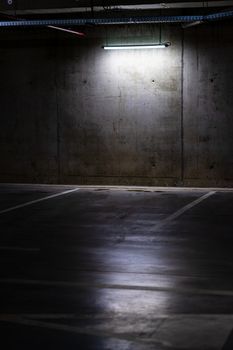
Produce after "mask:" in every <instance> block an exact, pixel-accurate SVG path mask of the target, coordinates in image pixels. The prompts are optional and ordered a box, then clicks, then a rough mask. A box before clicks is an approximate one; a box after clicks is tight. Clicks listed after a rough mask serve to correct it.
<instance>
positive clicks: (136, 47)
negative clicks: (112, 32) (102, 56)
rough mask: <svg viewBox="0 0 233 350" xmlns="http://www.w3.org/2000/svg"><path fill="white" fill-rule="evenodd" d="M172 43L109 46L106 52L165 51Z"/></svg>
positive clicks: (105, 47) (106, 47)
mask: <svg viewBox="0 0 233 350" xmlns="http://www.w3.org/2000/svg"><path fill="white" fill-rule="evenodd" d="M170 45H171V43H161V44H149V45H108V46H103V48H104V50H143V49H165V48H166V47H168V46H170Z"/></svg>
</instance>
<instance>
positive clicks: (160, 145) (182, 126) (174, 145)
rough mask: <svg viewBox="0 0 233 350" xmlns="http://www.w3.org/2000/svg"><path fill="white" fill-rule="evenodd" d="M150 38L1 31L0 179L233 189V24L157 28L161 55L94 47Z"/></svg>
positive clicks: (131, 31)
mask: <svg viewBox="0 0 233 350" xmlns="http://www.w3.org/2000/svg"><path fill="white" fill-rule="evenodd" d="M158 29H159V28H158V26H154V25H148V26H123V27H113V28H109V27H108V28H86V30H87V34H88V36H87V38H86V39H78V38H77V37H70V36H67V35H66V34H62V33H57V32H52V31H48V30H41V29H37V30H27V32H25V31H22V30H21V31H19V30H17V31H12V30H10V31H9V30H5V32H4V33H0V73H1V85H0V105H1V129H0V181H3V182H6V181H7V182H46V183H77V184H81V183H85V184H132V185H133V184H135V185H165V186H166V185H198V186H199V185H201V186H208V185H211V186H212V185H218V186H231V185H232V182H233V164H232V161H231V154H232V149H233V141H232V140H233V138H232V130H233V128H232V126H233V125H232V123H233V121H232V120H233V119H232V118H231V109H232V106H233V99H232V97H233V96H232V95H233V89H232V84H233V83H232V81H233V79H232V78H233V66H232V64H231V62H232V61H233V60H232V59H233V40H232V38H231V37H230V32H231V30H232V25H231V24H229V23H221V24H211V25H205V26H200V27H196V28H190V29H187V30H186V31H185V32H184V33H183V31H182V29H181V28H180V26H179V25H166V26H163V30H162V35H163V38H164V40H169V41H171V42H172V46H171V47H169V48H168V49H166V50H152V51H137V52H136V51H128V52H126V51H120V52H116V51H114V52H110V51H104V50H103V49H102V48H101V46H102V45H103V44H106V42H108V43H119V42H124V43H125V42H126V43H133V42H138V41H140V42H142V41H143V42H144V43H146V42H151V40H156V39H157V38H158V33H159V30H158ZM228 33H229V34H228ZM223 38H224V39H223ZM220 60H221V61H220ZM220 62H221V64H220Z"/></svg>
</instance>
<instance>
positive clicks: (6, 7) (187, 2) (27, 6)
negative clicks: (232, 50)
mask: <svg viewBox="0 0 233 350" xmlns="http://www.w3.org/2000/svg"><path fill="white" fill-rule="evenodd" d="M227 6H233V1H231V0H209V1H200V0H162V1H161V0H118V1H116V0H85V1H84V0H38V1H32V0H0V11H1V12H3V11H4V12H8V11H17V12H18V13H22V14H23V13H25V14H27V13H28V14H30V13H31V14H40V13H48V14H49V13H51V14H56V13H69V12H81V11H88V10H90V9H91V8H93V9H94V11H101V10H106V9H116V8H117V9H121V10H134V11H137V10H138V11H140V10H156V9H174V8H180V9H183V8H189V9H191V8H194V9H196V8H203V7H205V8H208V7H210V8H213V7H216V8H217V7H227Z"/></svg>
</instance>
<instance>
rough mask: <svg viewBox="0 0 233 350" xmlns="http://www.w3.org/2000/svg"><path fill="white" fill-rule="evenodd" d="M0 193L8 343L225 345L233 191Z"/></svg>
mask: <svg viewBox="0 0 233 350" xmlns="http://www.w3.org/2000/svg"><path fill="white" fill-rule="evenodd" d="M57 194H59V195H57ZM54 195H56V196H54ZM0 198H1V200H0V202H1V213H0V231H1V235H0V286H1V288H0V295H1V301H0V310H1V311H0V322H1V328H2V329H3V330H4V342H5V343H6V346H8V347H6V348H9V349H10V348H12V349H13V348H16V347H17V344H18V342H20V343H21V345H22V346H23V348H24V349H29V348H30V349H31V347H32V344H34V343H35V344H37V341H36V340H35V339H38V342H40V344H41V346H43V347H44V348H51V347H52V348H53V347H54V348H55V347H56V348H57V349H65V348H69V349H79V348H80V349H84V348H85V350H86V349H87V350H89V349H90V350H92V349H104V350H107V349H125V350H126V349H127V350H128V349H141V350H144V349H145V350H147V349H158V350H166V349H173V350H178V349H179V350H181V349H190V350H191V349H192V350H194V349H195V350H200V349H211V350H215V349H216V350H222V349H224V350H230V349H232V348H233V343H232V337H231V332H232V329H233V281H232V274H233V257H232V254H231V247H232V243H233V236H232V227H233V217H232V209H233V204H232V203H233V201H232V199H233V192H232V191H230V190H228V191H223V190H221V191H219V190H217V189H216V190H215V189H210V190H209V189H196V190H192V189H179V188H177V189H174V188H173V189H169V188H167V189H156V188H140V189H139V188H138V189H136V188H126V189H124V188H120V187H118V188H110V187H109V188H101V187H93V188H85V187H78V186H43V185H1V186H0ZM42 198H43V199H44V200H41V199H42ZM24 204H27V205H24ZM6 210H7V211H6ZM29 333H30V336H29V335H28V334H29ZM12 335H14V336H12ZM28 336H29V337H30V339H34V343H33V342H32V340H30V341H28ZM51 344H52V345H51ZM67 344H68V345H67ZM81 344H83V345H81ZM36 346H38V348H39V345H38V344H37V345H35V346H34V348H35V349H37V347H36ZM41 346H40V347H41Z"/></svg>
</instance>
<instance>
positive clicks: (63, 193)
mask: <svg viewBox="0 0 233 350" xmlns="http://www.w3.org/2000/svg"><path fill="white" fill-rule="evenodd" d="M78 190H79V188H75V189H72V190H68V191H64V192H60V193H56V194H52V195H50V196H46V197H43V198H40V199H36V200H34V201H30V202H26V203H23V204H19V205H16V206H14V207H11V208H7V209H4V210H1V211H0V214H4V213H8V212H10V211H13V210H16V209H20V208H24V207H28V206H29V205H32V204H36V203H39V202H43V201H46V200H48V199H51V198H55V197H60V196H64V195H66V194H68V193H72V192H76V191H78Z"/></svg>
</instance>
